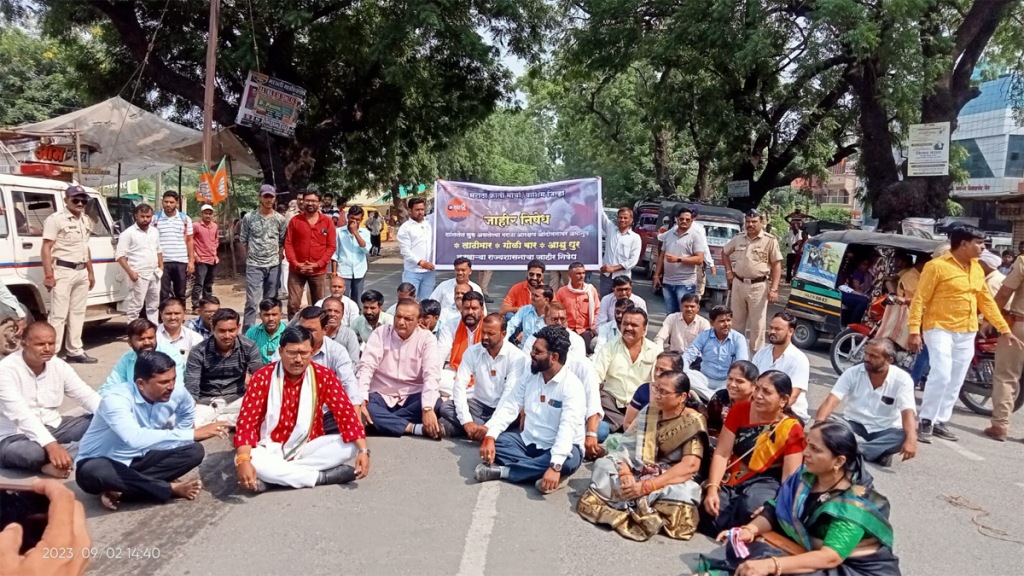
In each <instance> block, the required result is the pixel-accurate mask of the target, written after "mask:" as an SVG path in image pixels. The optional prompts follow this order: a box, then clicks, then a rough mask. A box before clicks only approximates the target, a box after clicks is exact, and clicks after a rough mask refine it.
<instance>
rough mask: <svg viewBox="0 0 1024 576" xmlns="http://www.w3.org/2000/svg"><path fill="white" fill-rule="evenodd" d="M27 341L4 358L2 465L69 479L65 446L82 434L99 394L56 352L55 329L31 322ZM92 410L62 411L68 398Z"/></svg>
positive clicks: (0, 368) (0, 374)
mask: <svg viewBox="0 0 1024 576" xmlns="http://www.w3.org/2000/svg"><path fill="white" fill-rule="evenodd" d="M23 338H24V345H23V347H22V349H21V350H18V351H17V352H14V353H13V354H11V355H9V356H7V357H6V358H4V359H3V360H2V361H0V465H2V466H3V467H4V468H16V469H19V470H28V471H31V472H42V473H43V474H46V475H47V476H54V477H56V478H67V477H68V476H69V475H70V474H71V465H72V460H71V455H70V454H68V451H67V448H65V445H67V444H70V443H71V442H77V441H79V440H81V439H82V435H83V434H85V430H86V429H87V428H88V427H89V421H90V420H91V419H92V412H95V411H96V408H97V407H99V404H100V396H99V394H97V393H96V391H95V390H93V389H92V388H90V387H89V385H88V384H86V383H85V382H83V381H82V379H81V378H80V377H79V376H78V374H77V373H76V372H75V371H74V370H73V369H72V368H71V367H70V366H68V365H67V363H66V362H64V361H63V360H61V359H60V358H54V354H56V349H55V347H56V344H57V331H56V330H54V329H53V326H51V325H49V324H48V323H46V322H33V323H32V324H29V325H28V326H27V327H26V328H25V331H24V333H23ZM65 396H67V397H68V398H71V399H73V400H74V401H75V402H77V403H78V404H79V405H80V406H81V407H82V408H85V409H86V411H88V412H89V414H87V415H83V416H61V414H60V412H59V410H60V405H61V402H62V401H63V400H64V397H65Z"/></svg>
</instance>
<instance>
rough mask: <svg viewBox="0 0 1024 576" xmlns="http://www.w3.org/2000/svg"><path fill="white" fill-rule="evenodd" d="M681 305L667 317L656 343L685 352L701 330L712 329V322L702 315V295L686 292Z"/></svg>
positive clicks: (666, 348)
mask: <svg viewBox="0 0 1024 576" xmlns="http://www.w3.org/2000/svg"><path fill="white" fill-rule="evenodd" d="M679 306H680V309H681V311H680V312H673V313H672V314H669V315H668V316H666V317H665V321H664V322H662V323H661V329H660V330H658V335H657V336H655V337H654V343H655V344H657V345H659V346H662V347H664V348H665V350H673V351H675V352H685V351H686V349H687V348H689V347H690V344H692V343H693V340H694V339H695V338H697V336H698V335H699V334H700V333H701V332H704V331H705V330H710V329H711V322H708V319H707V318H705V317H703V316H701V315H700V296H697V295H696V294H684V295H683V297H682V300H681V301H680V304H679Z"/></svg>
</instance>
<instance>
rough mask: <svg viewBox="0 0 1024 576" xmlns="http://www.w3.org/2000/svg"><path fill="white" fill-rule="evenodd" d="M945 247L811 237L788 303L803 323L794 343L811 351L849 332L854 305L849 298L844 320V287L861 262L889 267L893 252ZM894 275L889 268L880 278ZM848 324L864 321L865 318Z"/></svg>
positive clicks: (900, 239)
mask: <svg viewBox="0 0 1024 576" xmlns="http://www.w3.org/2000/svg"><path fill="white" fill-rule="evenodd" d="M942 244H943V243H942V242H940V241H937V240H930V239H925V238H916V237H912V236H903V235H899V234H883V233H878V232H865V231H863V230H840V231H833V232H822V233H821V234H818V235H817V236H812V237H811V238H809V239H808V240H807V243H806V244H805V245H804V253H803V257H802V258H801V259H800V266H799V268H798V269H797V273H796V276H794V277H793V284H792V290H791V291H790V295H789V301H788V302H787V303H786V312H789V313H790V314H792V315H793V316H796V318H797V327H796V331H795V333H794V334H793V344H795V345H796V346H797V347H799V348H803V349H805V350H806V349H809V348H810V347H812V346H814V344H815V343H817V341H818V339H819V338H827V339H832V338H835V336H836V335H837V334H839V333H840V332H841V331H842V330H843V328H844V327H845V325H846V322H844V316H850V310H849V307H850V305H849V298H846V299H845V300H846V301H847V313H846V314H845V315H844V311H843V302H844V297H843V291H844V290H841V287H842V286H844V285H846V280H847V278H848V276H849V275H850V274H851V273H852V272H853V271H854V269H855V267H856V266H857V265H858V263H860V262H863V261H864V260H865V259H877V260H879V262H880V264H881V265H882V266H881V267H882V268H885V265H886V264H887V263H889V262H891V258H886V256H891V253H892V252H895V251H897V250H899V251H903V252H907V253H910V254H912V255H915V256H916V255H929V256H930V255H931V254H932V253H934V252H935V251H936V249H938V248H939V247H940V246H942ZM880 257H881V258H880ZM890 272H892V271H889V270H884V269H883V270H882V274H879V275H878V276H880V277H881V276H884V275H887V274H888V273H890ZM876 286H877V284H876ZM847 319H848V318H847ZM848 320H849V321H851V322H860V318H854V319H848Z"/></svg>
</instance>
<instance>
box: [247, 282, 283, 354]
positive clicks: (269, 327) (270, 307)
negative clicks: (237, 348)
mask: <svg viewBox="0 0 1024 576" xmlns="http://www.w3.org/2000/svg"><path fill="white" fill-rule="evenodd" d="M281 308H282V306H281V301H280V300H278V299H277V298H264V299H263V301H262V302H260V306H259V309H260V323H259V324H256V325H254V326H252V327H251V328H249V329H248V330H246V331H245V337H246V338H248V339H249V340H252V343H253V344H255V345H256V349H258V350H259V351H260V360H262V361H263V363H264V364H270V359H271V358H273V357H274V354H275V353H276V352H277V349H278V348H280V347H281V334H283V333H284V328H285V326H284V322H281V315H282V314H281V313H282V310H281Z"/></svg>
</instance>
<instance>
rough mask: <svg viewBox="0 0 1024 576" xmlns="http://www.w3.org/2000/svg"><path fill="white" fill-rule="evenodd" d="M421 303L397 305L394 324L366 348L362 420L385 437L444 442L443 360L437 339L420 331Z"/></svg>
mask: <svg viewBox="0 0 1024 576" xmlns="http://www.w3.org/2000/svg"><path fill="white" fill-rule="evenodd" d="M419 320H420V303H419V302H417V301H415V300H412V299H408V300H402V301H401V302H399V303H398V308H397V309H396V311H395V322H394V325H385V326H381V327H380V329H379V330H374V331H373V333H372V334H371V335H370V339H369V340H368V341H367V342H366V347H365V348H363V355H362V357H361V358H360V359H359V368H358V370H357V371H356V377H357V378H358V380H359V388H360V390H362V391H363V393H364V394H365V395H366V396H367V401H366V402H364V403H363V406H362V407H361V408H360V410H359V411H360V414H361V417H362V418H363V419H364V421H366V422H367V423H368V424H369V425H371V426H372V427H373V430H375V431H376V432H377V433H378V434H381V435H384V436H395V437H398V436H402V435H405V434H413V435H415V436H429V437H431V438H435V439H440V438H442V437H443V434H444V429H443V428H442V427H441V425H440V424H439V423H438V421H437V413H436V412H437V411H439V410H440V409H441V395H440V393H438V385H439V382H440V379H441V356H440V354H439V353H438V350H437V340H435V339H434V335H433V334H431V333H430V332H429V331H427V330H426V329H424V328H420V325H419Z"/></svg>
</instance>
